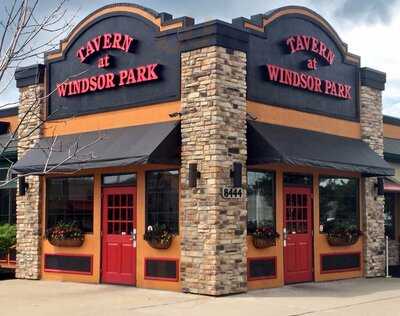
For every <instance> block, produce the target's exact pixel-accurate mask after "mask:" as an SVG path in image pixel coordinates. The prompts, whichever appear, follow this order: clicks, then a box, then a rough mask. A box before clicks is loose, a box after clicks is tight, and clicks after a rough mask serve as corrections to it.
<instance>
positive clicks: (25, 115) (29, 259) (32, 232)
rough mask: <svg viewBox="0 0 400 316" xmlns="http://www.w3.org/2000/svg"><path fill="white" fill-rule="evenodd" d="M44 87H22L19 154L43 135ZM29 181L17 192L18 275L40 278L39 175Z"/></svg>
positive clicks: (19, 113) (19, 115)
mask: <svg viewBox="0 0 400 316" xmlns="http://www.w3.org/2000/svg"><path fill="white" fill-rule="evenodd" d="M43 97H44V87H43V85H42V84H37V85H31V86H27V87H23V88H21V89H20V104H19V110H18V118H19V120H20V121H21V124H20V126H19V128H18V130H17V135H18V157H22V156H23V155H24V153H25V152H26V151H27V150H29V148H32V147H33V145H34V144H35V143H36V142H37V141H38V140H39V138H40V136H41V135H42V126H41V125H42V120H43V115H44V113H43V112H44V102H43ZM26 182H27V183H28V185H29V188H28V190H27V191H26V194H25V195H24V196H20V195H19V192H17V266H16V277H17V278H19V279H34V280H35V279H39V278H40V270H41V269H40V261H41V258H40V255H41V250H40V249H41V212H40V210H41V204H40V203H41V201H40V179H39V177H38V176H27V177H26Z"/></svg>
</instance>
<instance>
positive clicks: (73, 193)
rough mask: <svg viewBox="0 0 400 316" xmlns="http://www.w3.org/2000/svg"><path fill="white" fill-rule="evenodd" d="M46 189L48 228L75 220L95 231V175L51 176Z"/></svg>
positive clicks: (85, 228) (84, 227)
mask: <svg viewBox="0 0 400 316" xmlns="http://www.w3.org/2000/svg"><path fill="white" fill-rule="evenodd" d="M46 189H47V192H46V197H47V200H46V201H47V211H46V214H47V216H46V225H47V226H46V228H51V227H53V226H54V225H56V224H58V223H60V222H64V223H72V222H75V223H76V224H77V225H79V227H80V228H81V229H82V230H83V231H84V232H86V233H90V232H93V177H68V178H50V179H47V184H46Z"/></svg>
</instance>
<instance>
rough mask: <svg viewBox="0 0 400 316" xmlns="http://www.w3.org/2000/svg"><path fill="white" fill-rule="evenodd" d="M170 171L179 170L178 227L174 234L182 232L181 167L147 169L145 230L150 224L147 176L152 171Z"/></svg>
mask: <svg viewBox="0 0 400 316" xmlns="http://www.w3.org/2000/svg"><path fill="white" fill-rule="evenodd" d="M168 171H177V172H178V212H177V213H178V229H177V231H176V232H173V233H174V234H176V235H178V236H179V234H180V224H181V203H180V201H181V199H180V195H181V172H180V168H179V167H176V168H168V169H152V170H146V171H145V175H144V192H145V194H144V195H145V197H144V198H145V200H144V231H147V227H148V226H149V224H148V219H147V214H148V193H149V191H148V190H147V177H148V174H150V173H152V172H168Z"/></svg>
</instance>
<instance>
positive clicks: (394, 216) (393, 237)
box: [384, 192, 397, 240]
mask: <svg viewBox="0 0 400 316" xmlns="http://www.w3.org/2000/svg"><path fill="white" fill-rule="evenodd" d="M387 194H390V195H392V196H393V209H392V210H391V213H392V214H391V215H392V219H393V223H392V224H393V225H392V231H391V234H390V235H389V234H386V225H385V236H388V237H389V240H396V220H397V216H396V200H397V196H396V195H397V194H396V193H395V192H385V210H384V213H386V212H385V211H386V195H387Z"/></svg>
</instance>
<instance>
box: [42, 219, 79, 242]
mask: <svg viewBox="0 0 400 316" xmlns="http://www.w3.org/2000/svg"><path fill="white" fill-rule="evenodd" d="M46 238H47V240H48V241H49V243H50V244H52V245H53V246H56V247H80V246H82V245H83V242H84V241H85V235H84V234H83V232H82V230H81V229H80V228H79V227H78V226H77V225H76V224H75V223H58V224H57V225H55V226H53V227H52V228H49V229H48V230H47V231H46Z"/></svg>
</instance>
